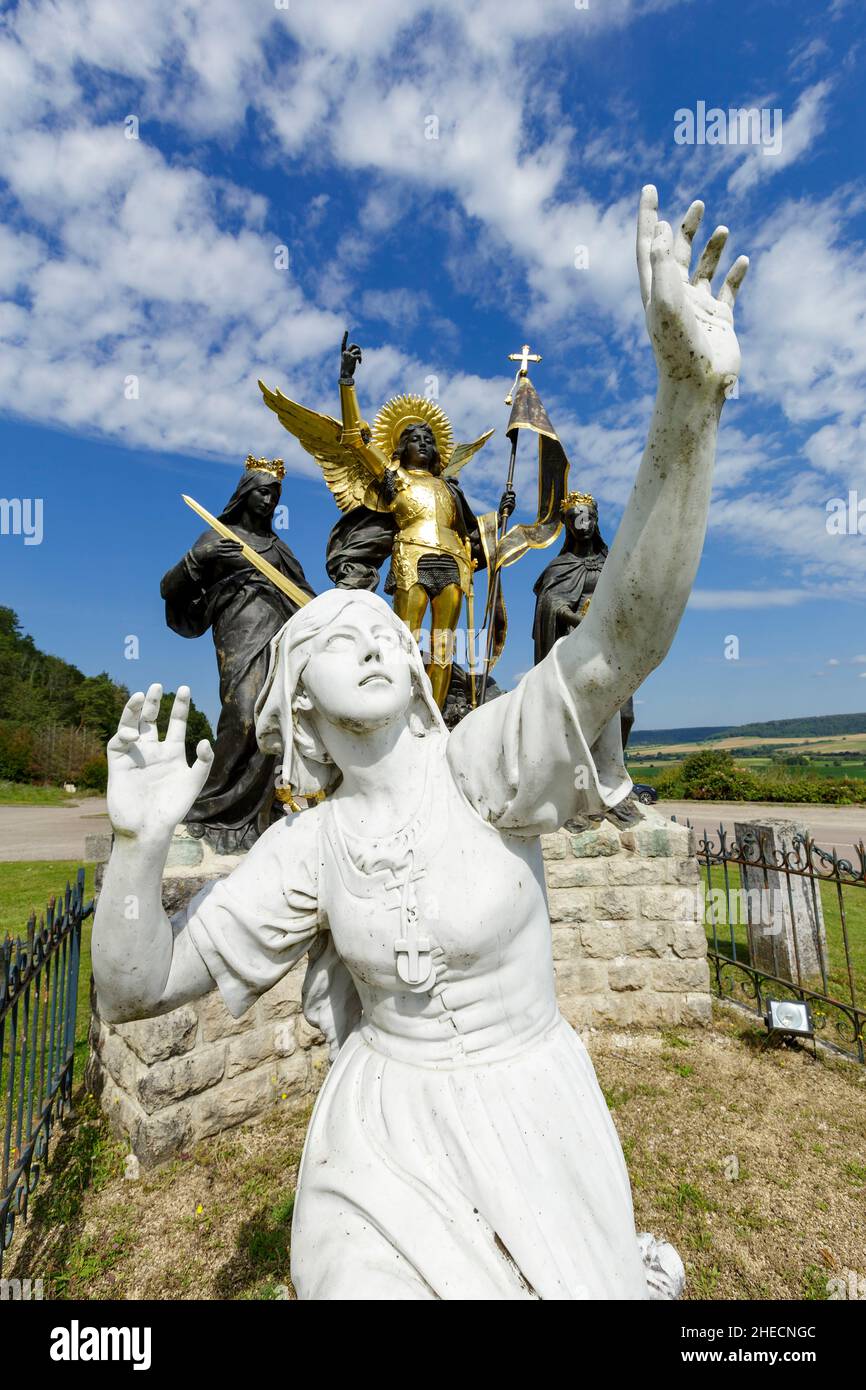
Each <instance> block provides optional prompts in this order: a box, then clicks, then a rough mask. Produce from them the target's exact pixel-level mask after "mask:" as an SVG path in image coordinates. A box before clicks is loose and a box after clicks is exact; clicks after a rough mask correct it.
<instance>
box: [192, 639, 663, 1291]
mask: <svg viewBox="0 0 866 1390" xmlns="http://www.w3.org/2000/svg"><path fill="white" fill-rule="evenodd" d="M426 746H427V747H428V749H429V758H428V760H427V777H426V783H425V786H424V788H423V791H422V794H421V800H420V805H419V809H418V812H417V814H416V815H415V817H414V818H413V820H412V821H411V822H410V823H409V824H408V825H406V826H405V827H404V828H403V830H402V831H401V832H400V833H399V834H398V835H396V836H393V837H388V838H387V839H386V840H384V841H373V840H367V839H361V838H359V837H356V836H350V835H347V834H346V831H345V826H344V825H343V823H342V821H341V818H340V805H339V798H337V800H336V801H335V802H329V801H326V802H325V803H323V804H322V805H320V806H317V807H315V808H314V809H311V810H309V811H305V812H302V813H301V814H300V815H297V816H295V817H293V818H292V819H291V820H287V821H286V822H285V823H283V824H280V825H277V826H274V827H272V828H271V829H270V830H268V831H267V833H266V834H265V835H264V836H263V837H262V838H261V839H260V840H259V841H258V843H257V844H256V845H255V846H254V847H253V849H252V850H251V851H250V852H249V854H248V855H247V856H246V858H245V860H244V861H243V863H242V864H241V866H240V867H239V868H238V869H236V870H235V871H234V873H233V874H231V876H230V877H229V878H228V879H226V880H224V881H223V882H221V883H218V884H216V885H215V886H213V887H212V888H211V890H210V891H207V890H205V892H204V893H203V894H201V895H199V897H198V898H197V899H195V900H193V902H192V903H191V904H190V907H189V908H188V909H187V911H186V913H185V914H184V918H183V920H184V921H185V923H186V925H187V926H188V929H189V931H190V933H191V936H192V939H193V941H194V942H195V945H196V947H197V948H198V950H199V951H200V953H201V955H202V958H203V959H204V961H205V963H206V965H207V967H208V969H209V971H210V973H211V974H212V975H213V977H214V979H215V980H216V982H217V984H218V985H219V988H220V990H221V992H222V994H223V997H224V999H225V1002H226V1004H227V1006H228V1008H229V1009H230V1011H231V1012H232V1014H234V1015H235V1016H239V1015H240V1014H241V1013H243V1011H244V1010H245V1009H246V1008H248V1007H249V1006H250V1004H251V1003H252V1002H253V1000H254V999H255V998H256V996H257V995H259V994H261V993H263V992H264V991H265V990H267V989H269V988H270V987H271V986H272V985H274V984H275V983H276V982H277V981H278V980H279V979H280V978H281V977H282V976H283V975H284V974H285V972H286V971H287V970H289V969H290V968H291V966H292V965H293V964H294V963H295V962H296V961H297V960H298V959H299V958H300V957H301V956H302V955H303V954H304V953H305V952H306V951H307V950H308V949H310V947H311V946H312V947H313V949H312V950H311V953H310V954H311V959H312V958H313V957H315V956H316V955H317V953H318V958H317V960H315V962H314V964H313V965H312V966H311V968H310V973H309V975H308V981H307V987H306V990H305V1011H306V1012H307V1016H308V1017H310V1018H311V1019H312V1020H313V1021H315V1022H316V1023H317V1024H318V1025H319V1026H321V1027H323V1028H324V1029H325V1031H326V1033H328V1034H329V1035H330V1036H331V1038H332V1039H336V1040H337V1041H342V1046H341V1047H340V1049H339V1053H338V1055H337V1056H336V1060H335V1061H334V1064H333V1066H332V1067H331V1070H330V1072H329V1074H328V1076H327V1079H326V1081H325V1083H324V1086H323V1087H322V1090H321V1092H320V1094H319V1097H318V1099H317V1102H316V1105H315V1109H314V1112H313V1117H312V1120H311V1122H310V1127H309V1133H308V1136H307V1141H306V1147H305V1150H304V1156H303V1160H302V1164H301V1171H300V1177H299V1183H298V1193H297V1199H296V1203H295V1213H294V1221H293V1229H292V1278H293V1281H294V1283H295V1287H296V1289H297V1293H298V1296H299V1297H300V1298H303V1299H313V1298H318V1299H418V1298H444V1299H497V1300H498V1299H525V1298H542V1299H644V1298H647V1297H648V1291H647V1284H646V1279H645V1275H644V1269H643V1264H642V1260H641V1252H640V1250H639V1247H638V1243H637V1238H636V1235H635V1227H634V1218H633V1213H632V1203H631V1193H630V1188H629V1181H628V1175H627V1172H626V1167H625V1163H624V1160H623V1156H622V1150H621V1148H620V1144H619V1140H618V1138H617V1134H616V1130H615V1129H614V1126H613V1122H612V1120H611V1118H610V1115H609V1113H608V1109H607V1106H606V1104H605V1101H604V1098H603V1096H602V1094H601V1090H600V1088H599V1086H598V1082H597V1080H596V1076H595V1072H594V1069H593V1066H592V1062H591V1061H590V1058H589V1055H588V1053H587V1051H586V1049H585V1047H584V1046H583V1043H582V1042H581V1041H580V1039H579V1038H578V1037H577V1035H576V1034H575V1033H574V1031H573V1030H572V1029H571V1027H570V1026H569V1025H568V1024H567V1023H566V1022H565V1021H564V1019H563V1018H562V1017H561V1015H560V1013H559V1011H558V1009H557V1005H556V997H555V992H554V975H553V961H552V952H551V931H550V919H549V915H548V909H547V903H546V897H545V888H544V873H543V866H542V858H541V845H540V841H539V836H540V835H541V834H542V833H545V832H547V831H551V830H553V829H555V828H556V827H558V826H559V825H561V824H562V823H563V822H564V821H565V820H566V819H568V817H569V816H571V815H573V814H575V812H577V811H579V810H585V809H587V808H588V807H591V808H594V809H598V808H599V807H601V806H603V805H605V804H611V803H612V802H614V801H616V800H618V799H619V797H621V796H622V795H623V794H624V792H625V791H626V790H627V787H628V781H627V778H626V776H625V773H624V770H623V767H622V754H621V749H620V745H619V729H618V720H617V719H615V720H613V721H612V722H611V725H610V726H609V727H608V729H607V730H605V732H604V734H603V736H602V738H601V739H600V740H599V741H598V743H597V744H596V746H595V747H594V749H593V750H592V753H590V750H589V749H588V748H587V746H586V743H585V741H584V738H583V735H582V733H581V730H580V724H579V720H578V716H577V711H576V709H575V707H574V704H573V701H572V698H571V696H570V694H569V692H568V690H567V688H566V685H565V682H564V680H563V678H562V675H561V671H560V666H559V660H558V653H557V649H556V648H554V650H553V651H552V652H551V654H550V656H548V657H547V658H546V659H545V661H543V662H542V663H541V664H540V665H539V666H537V667H535V668H534V669H533V670H532V671H531V672H529V673H528V675H527V676H525V677H524V679H523V680H522V681H521V683H520V685H519V686H518V687H517V689H516V690H514V691H513V692H511V693H510V694H507V695H503V696H502V697H500V698H499V699H497V700H495V701H493V702H491V703H490V704H489V705H486V706H485V707H484V708H483V709H481V710H478V711H475V712H474V713H472V714H471V715H469V716H468V717H467V718H466V719H465V720H464V721H463V722H462V723H461V724H460V725H459V726H458V728H457V729H456V730H455V731H454V732H453V733H452V734H450V735H445V734H443V733H439V732H434V733H432V734H430V735H428V737H427V739H426ZM576 782H577V787H576V785H575V783H576ZM579 788H588V789H586V790H582V789H579ZM419 790H420V789H419ZM322 933H330V937H328V936H326V935H321V934H322ZM335 953H336V954H335ZM337 956H339V958H341V961H342V963H343V964H342V965H341V963H340V960H338V959H337ZM344 966H345V967H348V971H349V974H350V976H351V980H350V979H349V976H347V974H346V971H345V969H344ZM401 976H402V978H401ZM359 999H360V1007H359V1003H358V1000H359ZM343 1039H345V1040H344V1041H343ZM335 1050H336V1049H335Z"/></svg>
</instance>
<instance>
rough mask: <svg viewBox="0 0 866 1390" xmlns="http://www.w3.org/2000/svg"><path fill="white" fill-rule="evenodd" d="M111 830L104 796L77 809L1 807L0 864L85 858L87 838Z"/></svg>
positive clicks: (82, 802) (81, 804) (64, 807)
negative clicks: (4, 862) (12, 861)
mask: <svg viewBox="0 0 866 1390" xmlns="http://www.w3.org/2000/svg"><path fill="white" fill-rule="evenodd" d="M108 828H109V825H108V817H107V815H106V814H105V798H104V797H101V796H100V797H88V798H87V799H86V800H83V801H79V802H78V804H77V805H74V806H0V862H2V861H4V860H5V861H6V862H7V863H8V862H9V860H12V859H83V858H84V837H85V835H93V834H97V833H98V832H100V831H106V830H108Z"/></svg>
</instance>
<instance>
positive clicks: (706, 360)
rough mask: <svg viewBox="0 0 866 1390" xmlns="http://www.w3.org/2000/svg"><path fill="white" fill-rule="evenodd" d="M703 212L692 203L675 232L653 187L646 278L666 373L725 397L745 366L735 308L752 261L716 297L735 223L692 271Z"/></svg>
mask: <svg viewBox="0 0 866 1390" xmlns="http://www.w3.org/2000/svg"><path fill="white" fill-rule="evenodd" d="M703 215H704V205H703V203H701V202H694V203H692V205H691V207H690V208H689V210H688V212H687V213H686V215H685V217H684V218H683V220H682V223H681V225H680V228H679V230H678V231H677V234H676V236H674V233H673V230H672V228H671V226H670V224H669V223H668V222H660V221H659V216H658V194H657V192H656V190H655V188H654V187H653V185H652V184H647V185H646V187H645V188H644V189H643V190H642V191H641V199H640V210H639V212H638V223H637V265H638V276H639V278H640V289H641V296H642V298H643V303H644V309H645V310H646V318H647V328H648V329H649V335H650V341H651V342H652V345H653V351H654V352H655V356H656V362H657V363H658V369H659V376H660V378H665V377H666V378H667V379H668V380H670V381H675V382H693V383H694V384H695V385H696V386H701V387H705V388H708V389H709V390H711V391H713V392H715V393H717V394H718V396H719V397H721V396H722V395H723V393H724V392H725V391H727V390H728V388H729V387H730V386H732V385H733V383H734V382H735V381H736V379H737V374H738V373H739V370H740V348H739V344H738V342H737V336H736V334H735V332H734V312H733V311H734V301H735V300H736V297H737V291H738V290H739V288H740V286H741V284H742V283H743V279H744V277H745V274H746V271H747V270H748V268H749V258H748V256H739V257H738V258H737V260H735V261H734V263H733V265H732V266H731V268H730V270H729V271H728V273H727V275H726V276H725V280H724V283H723V284H722V287H721V289H720V290H719V293H718V295H717V296H714V295H713V291H712V279H713V276H714V275H715V273H716V270H717V268H718V264H719V260H720V259H721V255H722V252H723V251H724V249H725V243H726V242H727V239H728V229H727V227H717V228H716V230H715V231H714V232H713V234H712V236H711V237H710V239H709V241H708V242H707V244H706V246H705V248H704V250H703V253H702V255H701V257H700V260H699V261H698V265H697V269H696V270H695V271H694V273H693V274H692V275H691V276H689V268H690V266H691V259H692V242H693V240H694V237H695V233H696V232H697V229H698V227H699V225H700V222H701V218H702V217H703Z"/></svg>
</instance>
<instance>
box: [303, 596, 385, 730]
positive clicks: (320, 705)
mask: <svg viewBox="0 0 866 1390" xmlns="http://www.w3.org/2000/svg"><path fill="white" fill-rule="evenodd" d="M410 640H411V639H410V637H409V633H408V631H406V633H405V637H403V635H402V633H401V632H400V629H399V628H398V627H397V625H396V624H395V622H394V621H393V619H392V618H391V615H390V614H389V613H388V612H387V610H386V611H385V612H384V613H377V612H376V611H371V610H370V608H369V607H367V606H364V605H362V604H360V603H353V604H350V605H349V606H348V607H346V608H345V609H344V610H343V612H342V613H340V615H339V617H338V618H337V620H336V622H335V623H333V624H331V625H330V626H329V627H326V628H323V629H322V631H321V632H319V633H317V635H316V636H315V637H314V638H313V640H312V642H311V644H310V655H309V658H308V660H307V664H306V666H305V667H304V673H303V677H302V689H301V691H300V692H299V693H298V694H297V695H296V697H295V708H296V709H299V710H302V711H308V710H315V711H316V712H318V714H319V715H320V716H322V717H324V718H325V719H326V720H328V721H329V722H330V723H332V724H336V725H339V726H342V727H344V728H352V729H374V728H381V727H382V726H384V725H387V724H391V723H393V722H394V721H395V720H397V719H399V718H400V717H401V716H402V715H403V714H405V712H406V710H407V709H408V707H409V703H410V701H411V699H412V672H411V666H410V661H409V641H410Z"/></svg>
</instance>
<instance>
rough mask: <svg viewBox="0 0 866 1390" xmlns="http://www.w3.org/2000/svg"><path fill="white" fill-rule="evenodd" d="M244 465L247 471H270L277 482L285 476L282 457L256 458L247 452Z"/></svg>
mask: <svg viewBox="0 0 866 1390" xmlns="http://www.w3.org/2000/svg"><path fill="white" fill-rule="evenodd" d="M245 467H246V470H247V472H248V473H270V475H271V477H272V478H276V480H277V482H278V483H281V482H282V481H283V478H285V476H286V465H285V464H284V463H283V460H282V459H257V458H254V457H253V455H252V454H247V461H246V464H245Z"/></svg>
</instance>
